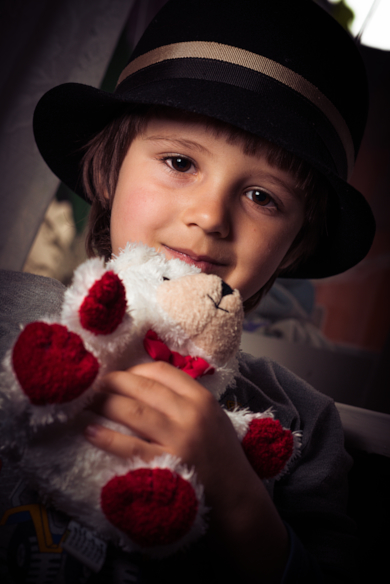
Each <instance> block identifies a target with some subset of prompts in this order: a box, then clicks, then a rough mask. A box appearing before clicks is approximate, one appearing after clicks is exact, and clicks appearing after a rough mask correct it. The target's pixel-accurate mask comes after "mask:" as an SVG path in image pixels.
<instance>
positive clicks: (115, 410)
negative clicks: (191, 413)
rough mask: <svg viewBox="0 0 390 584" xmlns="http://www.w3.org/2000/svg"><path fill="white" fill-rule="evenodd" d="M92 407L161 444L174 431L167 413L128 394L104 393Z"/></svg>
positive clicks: (100, 413)
mask: <svg viewBox="0 0 390 584" xmlns="http://www.w3.org/2000/svg"><path fill="white" fill-rule="evenodd" d="M99 398H100V396H99ZM91 409H92V410H93V411H94V412H95V413H97V414H99V415H100V416H103V417H105V418H107V419H109V420H111V421H113V422H117V423H118V424H122V425H124V426H126V427H128V428H130V429H131V430H133V431H134V432H136V433H137V434H138V435H139V436H140V437H141V438H143V439H146V440H151V441H153V442H155V443H159V444H161V443H162V442H164V439H165V438H166V436H169V435H170V434H172V433H173V428H172V422H171V420H170V418H169V417H168V416H167V415H166V414H165V413H163V412H161V411H159V410H158V409H156V408H154V407H151V406H149V405H148V404H147V403H145V402H143V401H140V400H137V399H133V398H132V397H129V396H128V395H126V396H123V395H118V394H116V393H109V394H105V395H104V393H103V396H102V399H98V400H97V401H96V403H95V404H93V405H92V406H91ZM103 429H104V428H103Z"/></svg>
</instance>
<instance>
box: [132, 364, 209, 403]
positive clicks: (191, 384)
mask: <svg viewBox="0 0 390 584" xmlns="http://www.w3.org/2000/svg"><path fill="white" fill-rule="evenodd" d="M129 371H130V372H131V373H133V374H135V375H138V376H140V377H143V378H147V379H152V380H154V381H156V382H159V383H161V384H163V385H165V386H166V387H168V388H169V389H171V390H172V391H174V392H176V393H177V394H178V395H181V396H193V395H194V394H195V395H196V393H199V392H200V393H203V392H206V393H207V394H208V393H209V392H208V391H207V390H206V389H205V388H204V387H203V386H202V385H200V383H198V382H197V381H196V380H195V379H192V377H190V376H189V375H188V374H187V373H185V372H184V371H181V370H180V369H177V368H176V367H174V366H173V365H170V364H169V363H165V362H163V361H153V362H150V363H141V364H139V365H135V366H134V367H132V368H131V369H129Z"/></svg>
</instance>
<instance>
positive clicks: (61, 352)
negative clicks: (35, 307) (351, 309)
mask: <svg viewBox="0 0 390 584" xmlns="http://www.w3.org/2000/svg"><path fill="white" fill-rule="evenodd" d="M12 363H13V367H14V371H15V374H16V377H17V379H18V381H19V383H20V385H21V386H22V389H23V391H24V392H25V394H26V395H27V396H28V397H29V399H30V401H31V403H32V404H34V405H39V406H42V405H46V404H60V403H65V402H69V401H71V400H73V399H75V398H76V397H78V396H79V395H81V394H82V393H83V392H84V391H85V390H86V389H88V387H90V386H91V385H92V383H93V382H94V380H95V378H96V376H97V374H98V372H99V363H98V361H97V359H96V358H95V356H94V355H92V353H90V352H89V351H87V349H86V348H85V347H84V343H83V341H82V339H81V338H80V337H79V336H78V335H77V334H76V333H72V332H70V331H68V329H67V328H66V327H65V326H62V325H60V324H47V323H45V322H32V323H30V324H28V325H27V326H26V327H25V329H24V330H23V331H22V332H21V334H20V335H19V338H18V340H17V341H16V343H15V346H14V349H13V353H12Z"/></svg>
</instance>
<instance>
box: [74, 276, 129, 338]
mask: <svg viewBox="0 0 390 584" xmlns="http://www.w3.org/2000/svg"><path fill="white" fill-rule="evenodd" d="M126 306H127V303H126V291H125V287H124V285H123V283H122V282H121V280H120V279H119V277H118V276H117V275H116V274H114V272H106V273H105V274H103V276H102V277H101V278H100V280H98V281H97V282H95V283H94V284H93V286H91V288H90V289H89V291H88V295H87V296H86V297H85V298H84V301H83V303H82V305H81V306H80V308H79V315H80V322H81V326H82V327H83V328H85V329H86V330H87V331H90V332H91V333H94V334H95V335H109V334H111V333H113V332H114V330H115V329H116V328H117V327H118V326H119V325H120V323H121V322H122V320H123V317H124V315H125V312H126Z"/></svg>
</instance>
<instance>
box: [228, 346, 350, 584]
mask: <svg viewBox="0 0 390 584" xmlns="http://www.w3.org/2000/svg"><path fill="white" fill-rule="evenodd" d="M240 369H241V374H242V377H241V378H240V379H239V380H238V383H237V387H236V389H235V390H234V394H235V397H236V399H237V402H239V405H241V406H242V407H249V408H250V409H251V410H252V411H264V410H265V409H267V408H272V410H273V413H274V415H275V417H276V418H277V419H279V420H280V421H281V423H282V425H283V426H284V427H285V428H289V429H291V430H292V431H298V432H300V433H301V440H302V445H301V451H300V455H299V456H298V457H297V458H296V459H295V460H294V461H293V462H292V463H291V465H290V467H289V469H288V472H287V473H286V474H285V475H284V476H282V478H281V479H279V480H276V481H274V482H271V484H269V485H268V488H269V491H270V494H271V496H272V498H273V501H274V504H275V506H276V508H277V510H278V512H279V515H280V516H281V518H282V520H283V521H284V522H285V524H286V525H287V526H288V531H289V534H290V542H291V554H290V559H289V563H288V565H287V567H286V571H285V574H284V579H283V581H282V582H283V584H290V583H292V582H296V581H299V582H306V581H307V582H310V584H316V583H317V582H318V583H322V582H325V583H327V584H328V583H329V584H352V583H355V582H357V581H358V577H357V570H356V565H357V554H356V550H357V544H358V540H357V536H356V525H355V523H354V522H353V521H352V520H351V519H350V518H349V516H348V514H347V504H348V472H349V470H350V468H351V466H352V459H351V457H350V456H349V454H348V453H347V452H346V451H345V449H344V432H343V428H342V425H341V421H340V417H339V414H338V411H337V409H336V407H335V404H334V402H333V400H332V399H331V398H329V397H328V396H325V395H323V394H322V393H320V392H318V391H316V390H315V389H313V388H312V387H311V386H310V385H308V384H307V383H306V382H305V381H303V380H302V379H300V378H299V377H297V376H296V375H295V374H293V373H291V372H290V371H288V370H287V369H286V368H284V367H282V366H280V365H278V364H277V363H274V362H272V361H268V360H265V359H255V358H252V357H250V356H245V357H244V358H243V359H242V362H241V367H240ZM228 399H232V397H231V396H228ZM297 573H300V574H301V576H300V578H299V579H297V577H296V576H295V575H296V574H297Z"/></svg>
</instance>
